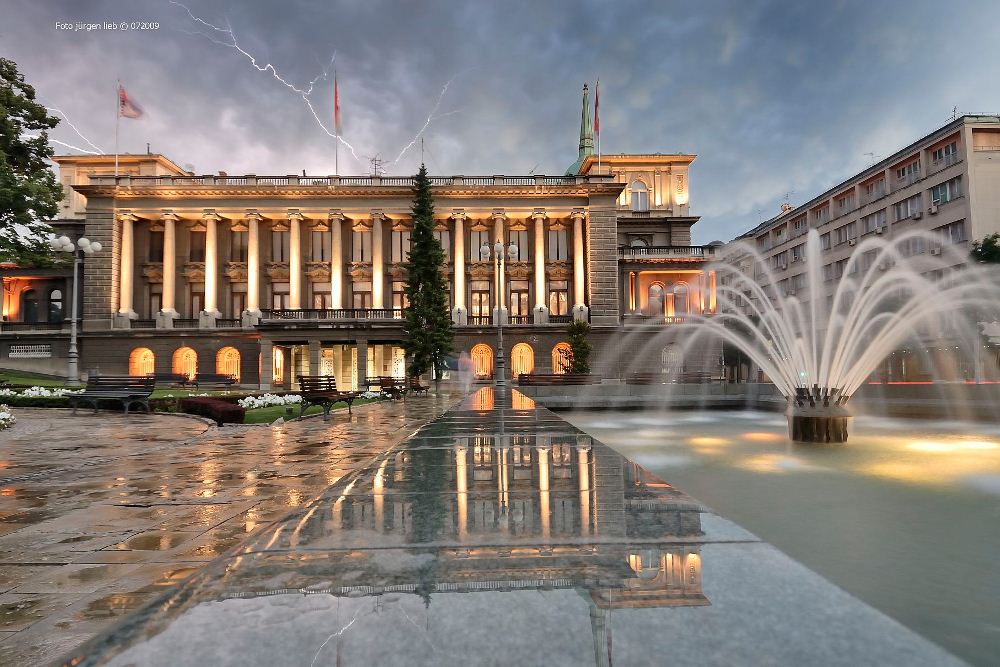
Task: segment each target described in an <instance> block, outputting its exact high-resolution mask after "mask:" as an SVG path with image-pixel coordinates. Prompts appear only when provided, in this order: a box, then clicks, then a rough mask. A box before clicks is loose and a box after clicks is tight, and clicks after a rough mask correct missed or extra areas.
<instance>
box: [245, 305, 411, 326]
mask: <svg viewBox="0 0 1000 667" xmlns="http://www.w3.org/2000/svg"><path fill="white" fill-rule="evenodd" d="M401 319H403V311H402V310H401V309H399V308H284V309H270V310H262V311H261V321H262V322H272V323H274V322H295V321H309V322H311V321H316V322H330V321H344V320H401Z"/></svg>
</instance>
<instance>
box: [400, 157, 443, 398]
mask: <svg viewBox="0 0 1000 667" xmlns="http://www.w3.org/2000/svg"><path fill="white" fill-rule="evenodd" d="M412 211H413V232H412V235H411V237H410V254H409V256H408V258H407V262H406V274H407V278H406V298H407V301H408V302H409V303H408V305H407V306H406V307H405V308H404V309H403V319H404V323H403V328H404V330H405V331H406V333H407V334H408V340H407V341H406V342H405V343H403V348H404V349H405V350H406V354H407V356H408V357H409V372H410V375H411V376H418V375H422V374H423V373H426V372H427V371H429V370H432V369H433V370H434V378H435V380H440V378H441V371H442V370H443V369H444V361H445V358H446V357H447V355H448V353H449V352H451V349H452V344H453V342H454V338H455V332H454V329H453V328H452V322H451V315H450V313H449V312H448V285H447V283H446V282H445V276H444V274H442V272H441V270H442V268H443V267H444V250H442V248H441V243H440V242H439V241H438V239H437V237H436V236H435V235H434V195H433V194H432V193H431V182H430V179H428V178H427V168H426V167H425V166H424V165H422V164H421V165H420V172H419V173H418V174H417V175H416V177H415V179H414V184H413V208H412Z"/></svg>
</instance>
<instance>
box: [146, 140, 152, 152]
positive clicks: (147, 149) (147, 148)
mask: <svg viewBox="0 0 1000 667" xmlns="http://www.w3.org/2000/svg"><path fill="white" fill-rule="evenodd" d="M146 155H152V153H150V152H149V142H148V141H147V142H146Z"/></svg>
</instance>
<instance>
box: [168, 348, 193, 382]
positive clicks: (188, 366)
mask: <svg viewBox="0 0 1000 667" xmlns="http://www.w3.org/2000/svg"><path fill="white" fill-rule="evenodd" d="M172 369H173V372H174V373H180V374H181V375H185V376H187V377H188V378H191V379H194V376H195V375H197V374H198V353H197V352H195V351H194V350H192V349H191V348H190V347H179V348H177V350H175V351H174V359H173V365H172Z"/></svg>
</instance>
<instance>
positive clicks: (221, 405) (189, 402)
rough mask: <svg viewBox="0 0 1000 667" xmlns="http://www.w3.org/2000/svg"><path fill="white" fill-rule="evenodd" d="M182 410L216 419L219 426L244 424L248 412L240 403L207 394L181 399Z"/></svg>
mask: <svg viewBox="0 0 1000 667" xmlns="http://www.w3.org/2000/svg"><path fill="white" fill-rule="evenodd" d="M181 411H182V412H186V413H188V414H192V415H200V416H202V417H208V418H210V419H214V420H215V423H217V424H218V425H219V426H222V425H223V424H242V423H243V419H244V418H245V417H246V414H247V411H246V410H244V409H243V408H241V407H240V406H239V405H236V404H234V403H230V402H229V401H223V400H219V399H217V398H209V397H207V396H196V397H194V398H183V399H181Z"/></svg>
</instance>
